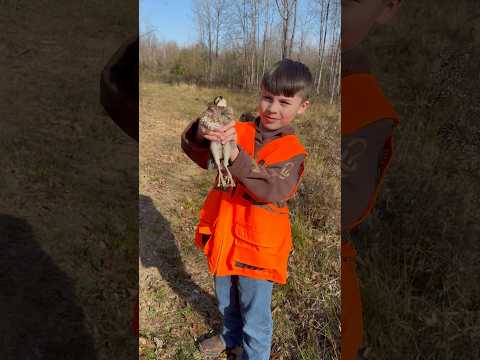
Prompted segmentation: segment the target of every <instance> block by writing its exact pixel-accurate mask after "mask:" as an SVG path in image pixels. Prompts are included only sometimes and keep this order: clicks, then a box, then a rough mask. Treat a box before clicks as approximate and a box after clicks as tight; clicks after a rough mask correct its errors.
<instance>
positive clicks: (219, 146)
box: [210, 141, 227, 187]
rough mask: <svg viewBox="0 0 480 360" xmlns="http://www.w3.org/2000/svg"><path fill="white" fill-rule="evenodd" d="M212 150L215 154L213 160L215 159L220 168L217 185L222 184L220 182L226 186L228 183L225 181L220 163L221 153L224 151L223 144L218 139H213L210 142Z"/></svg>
mask: <svg viewBox="0 0 480 360" xmlns="http://www.w3.org/2000/svg"><path fill="white" fill-rule="evenodd" d="M210 151H211V152H212V155H213V160H214V161H215V164H216V165H217V169H218V183H217V186H220V184H221V185H222V186H223V187H226V186H227V184H226V183H225V179H224V178H223V174H222V170H221V169H222V165H221V164H220V155H221V153H222V144H220V143H219V142H216V141H212V142H211V143H210Z"/></svg>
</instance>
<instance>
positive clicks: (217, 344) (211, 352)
mask: <svg viewBox="0 0 480 360" xmlns="http://www.w3.org/2000/svg"><path fill="white" fill-rule="evenodd" d="M198 347H199V348H200V352H201V353H202V355H203V356H205V357H206V358H207V359H209V358H215V357H218V356H220V355H221V354H222V353H223V352H224V351H225V350H227V349H226V347H225V344H224V343H223V341H222V340H221V339H220V336H218V335H216V336H213V337H211V338H208V339H205V340H203V341H202V342H201V343H200V344H199V346H198Z"/></svg>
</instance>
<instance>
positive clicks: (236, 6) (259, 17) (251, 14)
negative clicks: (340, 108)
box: [140, 0, 340, 101]
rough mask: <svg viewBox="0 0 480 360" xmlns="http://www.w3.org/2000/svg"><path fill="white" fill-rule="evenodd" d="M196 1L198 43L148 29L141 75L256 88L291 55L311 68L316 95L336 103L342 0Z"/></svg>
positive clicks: (142, 39)
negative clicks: (274, 65)
mask: <svg viewBox="0 0 480 360" xmlns="http://www.w3.org/2000/svg"><path fill="white" fill-rule="evenodd" d="M193 1H194V3H193V5H194V6H193V16H194V21H195V24H196V30H197V34H198V42H197V43H196V44H193V45H190V46H187V47H179V46H177V45H176V44H175V43H172V42H166V41H160V40H158V38H157V37H156V35H155V31H153V32H152V33H148V32H147V33H145V31H144V32H143V33H142V35H141V40H140V43H141V45H140V46H141V48H140V67H141V71H146V72H147V73H150V74H153V75H154V76H155V78H160V79H163V80H165V81H172V82H177V81H183V82H189V83H196V84H201V85H209V86H229V87H242V88H248V89H255V88H258V85H259V80H260V78H261V76H262V75H263V74H264V73H265V71H266V69H267V68H268V67H269V66H271V64H272V63H274V62H276V61H278V60H280V59H282V58H286V57H289V58H295V59H298V60H299V61H302V62H303V63H305V64H306V65H307V66H308V67H309V68H310V69H311V70H312V73H313V74H314V80H315V82H314V88H315V90H316V93H317V94H319V95H322V96H324V97H326V98H327V99H330V100H331V101H335V100H337V98H338V95H337V94H338V89H339V66H340V65H339V64H340V48H339V44H340V31H339V27H340V16H339V8H340V5H339V4H340V1H339V0H193ZM306 5H309V6H306ZM313 10H315V11H313ZM144 28H145V27H144ZM314 32H315V33H316V35H314ZM311 35H312V36H311ZM313 36H314V37H313Z"/></svg>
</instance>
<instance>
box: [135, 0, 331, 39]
mask: <svg viewBox="0 0 480 360" xmlns="http://www.w3.org/2000/svg"><path fill="white" fill-rule="evenodd" d="M229 1H237V0H229ZM192 3H193V1H192V0H140V19H139V20H140V32H141V33H142V32H145V31H146V30H148V29H151V30H154V31H155V34H156V35H157V38H158V39H159V40H162V41H176V42H177V44H178V45H180V46H187V45H190V44H194V43H196V42H197V41H198V34H197V30H196V28H195V24H194V21H193V14H192ZM306 3H307V1H305V0H303V1H300V2H299V4H300V8H299V13H300V16H299V18H298V21H301V20H302V16H305V14H306V11H307V10H306V8H305V6H306V5H305V4H306ZM297 36H298V35H297ZM309 36H310V39H309V40H310V42H311V43H312V44H313V43H316V42H317V35H315V32H314V31H313V32H312V33H310V34H309ZM328 40H329V38H328V37H327V41H328Z"/></svg>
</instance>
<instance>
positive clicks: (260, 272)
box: [195, 122, 307, 284]
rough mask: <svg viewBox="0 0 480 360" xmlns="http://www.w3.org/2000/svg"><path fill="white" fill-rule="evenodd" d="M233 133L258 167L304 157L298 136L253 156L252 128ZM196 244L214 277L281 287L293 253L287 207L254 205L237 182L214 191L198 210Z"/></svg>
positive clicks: (245, 125) (238, 128) (273, 143)
mask: <svg viewBox="0 0 480 360" xmlns="http://www.w3.org/2000/svg"><path fill="white" fill-rule="evenodd" d="M235 128H236V131H237V143H238V144H239V145H240V146H241V147H242V149H243V150H244V151H245V152H246V153H247V154H248V155H250V156H251V157H252V158H254V160H255V162H256V163H257V164H259V163H260V162H262V163H264V164H265V165H267V166H268V165H270V164H274V163H278V162H281V161H286V160H288V159H290V158H292V157H294V156H296V155H300V154H305V155H306V154H307V153H306V151H305V148H304V147H303V146H302V145H301V143H300V141H299V140H298V138H297V136H295V135H285V136H282V137H280V138H278V139H275V140H273V141H271V142H270V143H268V144H266V145H264V146H263V147H262V148H261V149H260V150H259V151H258V153H257V154H256V156H255V154H254V147H255V124H254V123H251V122H247V123H243V122H237V123H236V125H235ZM302 175H303V166H302V167H301V169H300V172H299V177H300V178H301V177H302ZM295 190H296V188H295V189H293V190H292V192H291V193H290V195H289V198H291V197H292V196H293V194H294V193H295ZM195 244H196V245H197V247H199V248H200V249H203V252H204V253H205V255H206V257H207V259H208V269H209V271H210V273H212V274H214V275H217V276H226V275H243V276H247V277H251V278H255V279H264V280H271V281H274V282H277V283H280V284H285V283H286V281H287V263H288V256H289V253H290V250H291V249H292V237H291V227H290V216H289V212H288V207H287V206H283V207H279V206H277V205H275V204H273V203H267V202H259V201H256V200H255V199H254V196H253V194H252V193H250V192H249V190H248V189H247V188H246V187H245V186H243V184H242V183H240V182H238V183H237V186H236V187H235V188H234V189H232V188H229V189H228V190H227V191H223V190H222V189H218V188H215V187H214V188H212V189H211V190H210V191H209V193H208V195H207V198H206V199H205V202H204V204H203V207H202V209H201V210H200V221H199V224H198V226H197V230H196V234H195ZM238 265H241V266H238Z"/></svg>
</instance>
